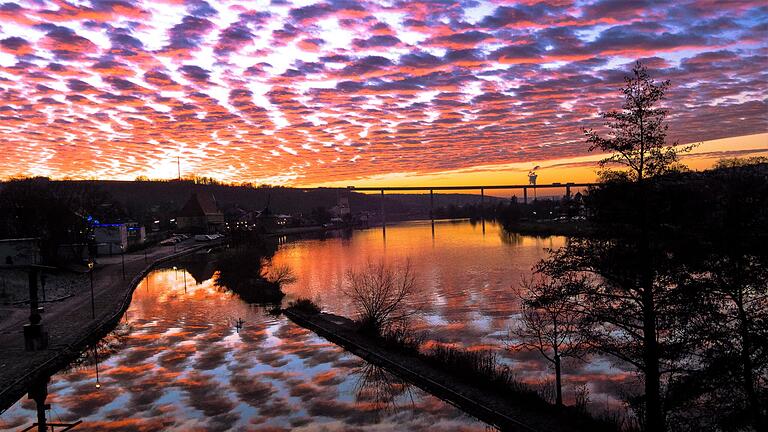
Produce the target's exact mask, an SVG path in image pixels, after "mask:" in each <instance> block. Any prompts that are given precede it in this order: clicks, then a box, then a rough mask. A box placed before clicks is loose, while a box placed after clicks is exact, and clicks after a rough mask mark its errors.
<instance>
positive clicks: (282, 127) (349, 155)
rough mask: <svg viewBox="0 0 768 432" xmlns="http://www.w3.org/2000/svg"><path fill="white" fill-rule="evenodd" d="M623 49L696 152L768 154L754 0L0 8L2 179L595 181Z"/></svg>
mask: <svg viewBox="0 0 768 432" xmlns="http://www.w3.org/2000/svg"><path fill="white" fill-rule="evenodd" d="M0 1H2V0H0ZM637 59H641V60H643V61H644V62H645V63H646V65H647V66H648V67H649V69H650V71H651V74H652V75H653V76H655V77H657V78H658V79H669V80H671V82H672V87H671V89H670V90H669V92H668V98H667V100H666V102H665V104H666V106H667V107H668V108H669V109H670V116H669V118H668V119H669V125H670V129H669V132H670V136H669V139H670V142H674V141H678V142H680V143H690V142H705V144H704V145H702V146H700V147H699V148H698V149H697V155H695V156H692V157H691V158H689V160H690V161H691V162H692V163H693V165H695V166H696V167H698V168H702V167H706V166H708V165H711V163H712V162H713V161H715V160H717V159H719V158H721V157H732V156H745V155H757V154H768V107H767V106H766V100H767V99H768V6H766V5H765V3H764V2H762V1H716V0H707V1H698V2H692V1H675V2H665V1H661V2H659V1H634V0H626V1H624V0H619V1H616V0H611V1H606V0H603V1H590V0H579V1H569V0H548V1H547V0H545V1H536V0H522V1H501V0H492V1H473V0H467V1H458V2H454V1H441V0H435V1H414V0H407V1H383V2H369V1H347V0H339V1H334V0H330V1H320V2H315V1H279V0H274V1H271V2H269V1H245V2H236V1H232V2H230V1H213V0H212V1H205V0H167V1H158V0H152V1H149V0H145V1H137V2H129V1H122V0H91V1H88V0H82V1H80V0H77V1H64V0H56V1H36V0H33V1H23V2H13V3H0V178H8V177H13V176H21V175H43V176H49V177H53V178H98V179H122V180H125V179H134V178H136V177H138V176H147V177H150V178H175V177H176V176H177V169H178V167H179V166H180V167H181V171H182V175H183V176H192V175H196V176H208V177H213V178H217V179H219V180H223V181H230V182H253V183H259V184H263V183H269V184H285V185H296V186H313V185H388V184H398V185H400V184H424V183H425V182H428V183H434V184H443V185H444V184H463V183H466V182H472V183H476V182H478V181H482V182H484V183H485V184H505V183H520V182H523V181H524V180H525V174H526V173H527V170H529V169H530V168H532V167H533V166H534V165H539V166H542V167H543V168H542V169H543V170H546V171H545V174H546V178H547V179H548V180H551V181H563V182H564V181H574V180H575V181H583V180H589V178H590V176H591V177H592V178H593V177H594V165H595V164H594V161H595V160H596V159H599V155H590V154H589V153H588V151H587V145H586V144H585V142H584V137H583V134H582V132H581V130H582V128H585V127H597V126H599V125H600V123H601V120H600V118H599V116H598V113H599V112H600V111H605V110H610V109H615V108H619V107H620V104H621V97H620V94H619V88H620V87H621V85H622V83H623V77H624V75H625V74H627V73H628V72H629V70H630V69H631V66H632V64H633V62H634V61H635V60H637ZM177 161H178V162H179V163H178V165H177ZM543 179H544V178H540V180H543Z"/></svg>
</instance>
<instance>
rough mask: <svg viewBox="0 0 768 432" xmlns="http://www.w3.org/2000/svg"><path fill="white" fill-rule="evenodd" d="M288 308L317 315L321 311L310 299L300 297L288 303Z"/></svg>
mask: <svg viewBox="0 0 768 432" xmlns="http://www.w3.org/2000/svg"><path fill="white" fill-rule="evenodd" d="M288 309H294V310H297V311H299V312H303V313H305V314H309V315H317V314H319V313H320V312H321V309H320V306H319V305H317V303H315V302H313V301H312V300H310V299H306V298H300V299H296V300H293V301H290V302H289V303H288Z"/></svg>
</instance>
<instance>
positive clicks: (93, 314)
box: [88, 261, 96, 319]
mask: <svg viewBox="0 0 768 432" xmlns="http://www.w3.org/2000/svg"><path fill="white" fill-rule="evenodd" d="M88 275H89V276H90V279H91V319H95V318H96V304H95V303H94V300H93V261H88Z"/></svg>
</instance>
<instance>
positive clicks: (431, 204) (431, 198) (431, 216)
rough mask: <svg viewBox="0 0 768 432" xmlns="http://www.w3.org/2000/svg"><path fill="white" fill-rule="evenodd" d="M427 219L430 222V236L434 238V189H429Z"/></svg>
mask: <svg viewBox="0 0 768 432" xmlns="http://www.w3.org/2000/svg"><path fill="white" fill-rule="evenodd" d="M429 220H430V221H431V222H432V238H433V239H434V238H435V191H434V190H432V189H430V190H429Z"/></svg>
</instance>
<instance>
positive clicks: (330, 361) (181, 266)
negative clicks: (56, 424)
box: [0, 262, 485, 431]
mask: <svg viewBox="0 0 768 432" xmlns="http://www.w3.org/2000/svg"><path fill="white" fill-rule="evenodd" d="M176 265H177V267H178V269H177V270H174V269H173V268H170V269H161V270H157V271H154V272H152V273H150V274H149V275H148V276H147V278H146V280H145V281H142V282H141V283H140V284H139V286H138V288H137V289H136V291H135V292H134V295H133V301H132V303H131V305H130V307H129V310H128V312H127V314H126V317H125V318H124V319H123V320H122V321H121V323H120V325H119V326H118V328H117V329H116V331H114V332H112V333H110V334H109V335H108V336H107V337H105V338H104V339H102V340H101V341H99V343H98V344H96V346H95V352H96V355H95V356H94V355H93V350H87V351H86V352H84V354H83V356H81V358H79V359H78V360H77V361H75V362H74V363H73V364H72V365H71V366H70V367H68V368H66V369H65V370H62V371H61V372H59V373H57V374H56V375H54V376H53V377H51V379H50V383H49V384H48V386H47V389H48V396H47V399H46V402H47V403H49V404H50V406H51V409H50V410H49V411H48V412H47V413H46V414H47V416H48V418H49V420H56V421H70V422H71V421H76V420H83V424H81V425H79V426H78V427H77V428H76V430H78V431H81V430H82V431H112V430H115V431H117V430H138V431H156V430H163V431H189V430H210V431H223V430H230V429H235V430H238V429H239V430H245V429H247V430H265V431H266V430H291V429H293V430H316V429H317V428H318V427H323V428H324V429H326V430H348V429H351V428H355V429H359V430H368V429H370V430H373V429H375V430H377V431H379V430H383V431H401V430H425V431H426V430H444V431H449V430H471V431H474V430H477V431H480V430H484V428H485V426H484V425H483V424H482V423H480V422H478V421H476V420H474V419H472V418H469V417H467V416H466V415H464V414H462V413H461V412H460V411H458V410H457V409H455V408H454V407H452V406H450V405H447V404H445V403H444V402H442V401H440V400H438V399H436V398H434V397H432V396H429V395H425V394H420V395H419V396H418V397H414V401H415V405H413V406H408V407H404V409H403V410H400V411H398V412H397V413H384V414H380V415H379V414H376V415H374V411H373V407H374V405H375V404H373V403H366V404H362V405H361V404H359V403H358V401H357V399H358V391H357V390H356V388H357V385H358V384H357V378H356V375H355V374H354V371H355V370H359V369H360V368H361V367H362V365H363V364H364V362H363V361H362V360H360V359H359V358H357V357H355V356H353V355H350V354H347V353H345V352H344V351H343V350H342V349H340V348H338V347H337V346H335V345H333V344H331V343H329V342H328V341H326V340H324V339H322V338H320V337H318V336H316V335H314V334H313V333H311V332H309V331H307V330H305V329H303V328H300V327H297V326H296V325H294V324H293V323H291V322H290V321H288V320H286V319H285V318H283V317H278V316H274V315H271V314H270V313H269V311H268V310H267V309H266V308H265V307H261V306H258V305H249V304H247V303H245V302H243V301H242V300H240V298H239V297H238V296H236V295H235V294H233V293H231V292H229V291H228V290H225V289H221V288H220V287H217V286H216V285H215V283H214V279H215V271H214V274H210V273H209V271H208V270H205V271H201V270H200V268H199V267H197V268H195V270H193V272H194V273H196V275H197V276H195V277H193V275H192V274H190V272H189V271H188V270H187V269H186V267H185V265H186V263H185V262H181V263H177V264H176ZM206 272H207V273H206ZM201 274H206V276H207V275H208V274H210V277H208V278H207V279H204V280H200V279H197V278H198V277H201V276H200V275H201ZM185 278H186V280H187V283H186V289H185V284H184V279H185ZM239 320H242V325H241V326H240V327H241V328H239V329H238V328H236V323H237V322H239ZM95 360H98V383H99V385H100V386H99V387H98V388H97V387H96V383H97V371H96V362H95ZM35 418H36V406H35V403H34V401H32V400H29V399H27V398H24V399H22V400H20V401H19V402H17V403H16V404H15V405H13V406H12V407H11V408H10V409H9V410H8V411H6V412H5V413H4V414H3V415H2V416H0V430H17V429H18V428H19V427H20V426H22V425H30V424H31V423H32V422H33V421H34V419H35ZM433 426H434V427H433Z"/></svg>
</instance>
